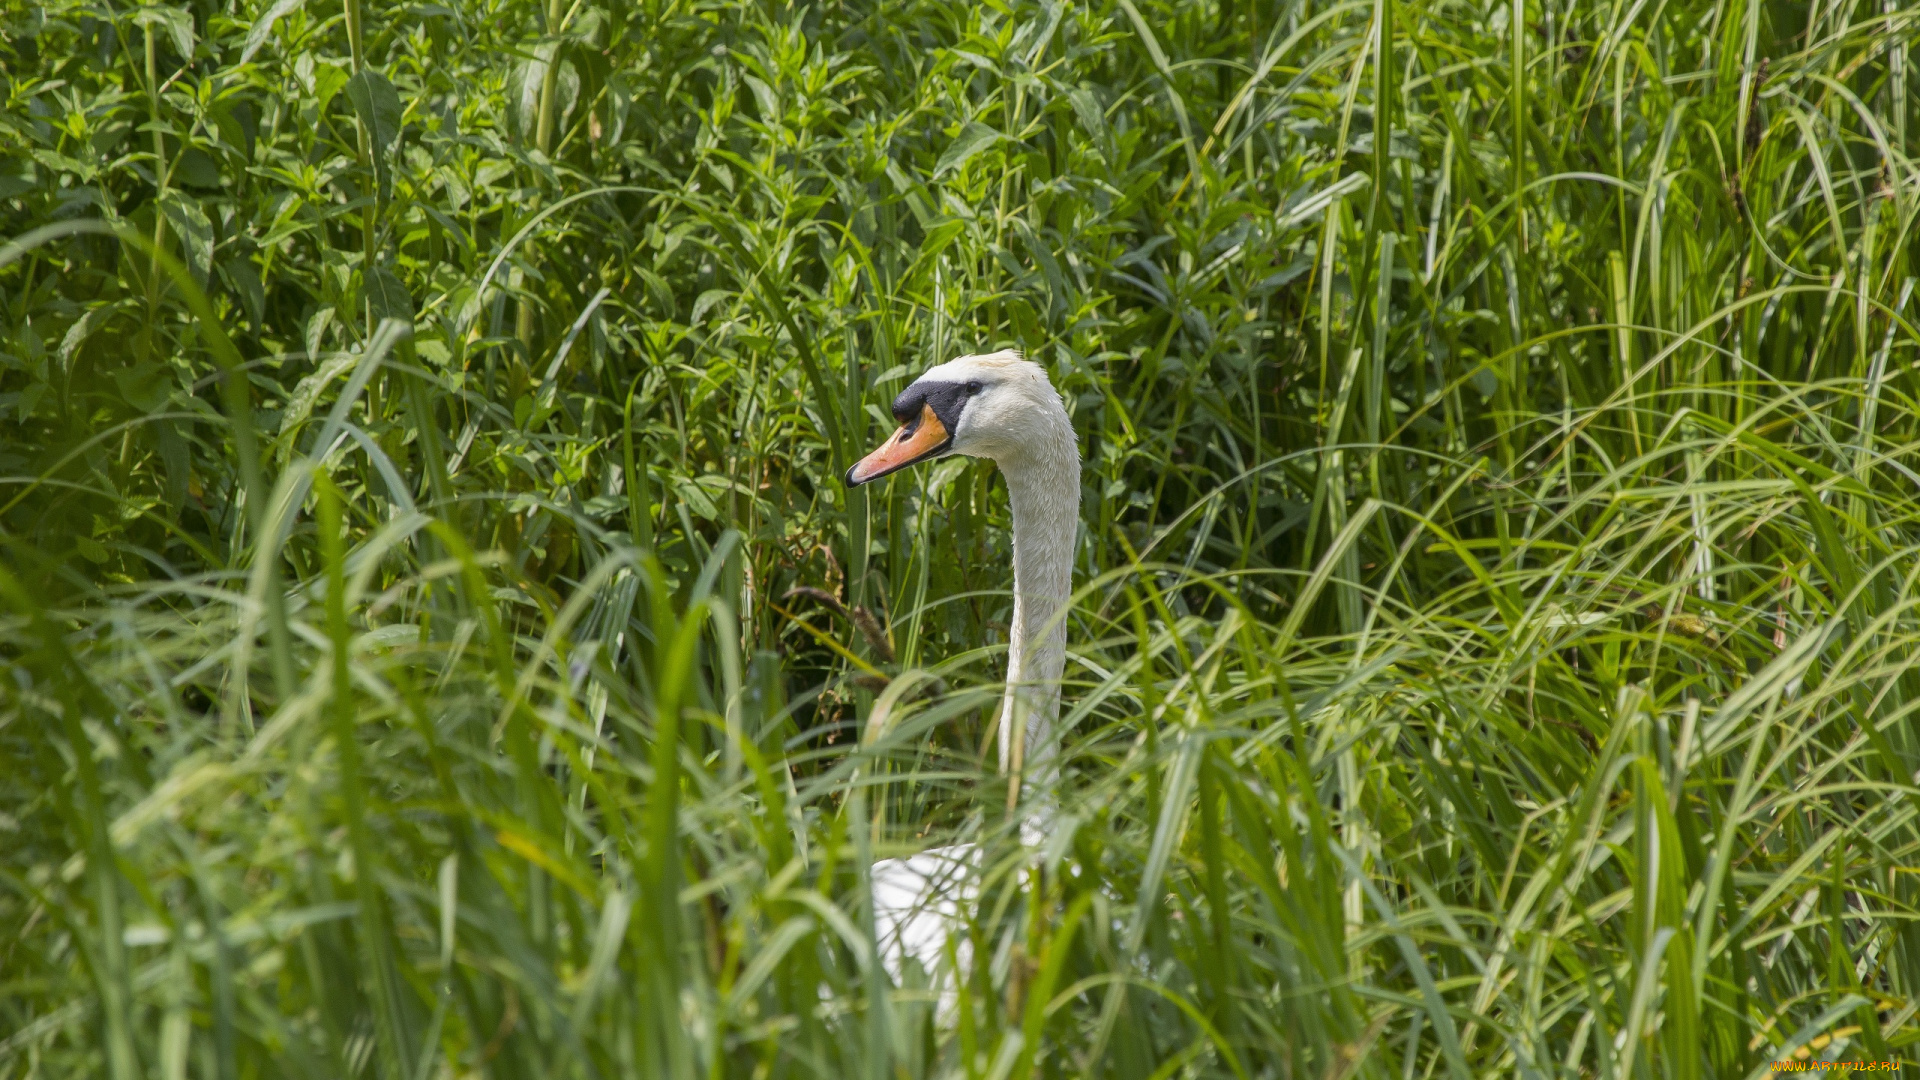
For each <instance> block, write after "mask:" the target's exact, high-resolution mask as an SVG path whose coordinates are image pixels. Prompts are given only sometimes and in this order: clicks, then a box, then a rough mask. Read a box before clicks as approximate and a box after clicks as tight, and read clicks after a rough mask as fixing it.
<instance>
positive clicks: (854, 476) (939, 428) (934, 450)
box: [847, 405, 953, 487]
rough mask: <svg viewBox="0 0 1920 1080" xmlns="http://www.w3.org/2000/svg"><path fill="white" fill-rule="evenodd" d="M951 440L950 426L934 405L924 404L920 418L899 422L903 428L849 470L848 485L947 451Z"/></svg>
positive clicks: (880, 475) (898, 469) (894, 470)
mask: <svg viewBox="0 0 1920 1080" xmlns="http://www.w3.org/2000/svg"><path fill="white" fill-rule="evenodd" d="M952 441H953V437H952V436H951V435H949V434H948V433H947V426H946V425H945V424H942V423H941V422H940V418H939V417H938V416H936V415H934V412H933V406H931V405H922V406H921V407H920V416H919V418H918V419H916V420H912V421H910V422H908V423H905V424H902V425H900V430H898V431H896V432H894V433H893V435H892V436H891V437H890V438H888V439H887V441H886V442H883V443H881V444H880V448H879V449H877V450H875V451H874V452H873V453H871V454H868V455H867V456H866V457H863V458H861V459H860V460H859V462H858V463H857V464H855V465H854V467H853V468H851V469H848V470H847V486H848V487H859V486H860V485H861V484H864V483H867V482H868V481H870V480H878V479H880V478H881V477H883V476H885V475H887V474H888V473H892V472H899V471H900V470H901V469H904V468H906V467H907V466H909V465H912V464H913V463H915V462H917V461H925V460H926V459H928V458H930V457H933V456H934V455H935V454H938V453H939V452H940V451H942V450H945V449H946V448H947V445H948V444H949V443H951V442H952Z"/></svg>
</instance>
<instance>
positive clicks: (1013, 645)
mask: <svg viewBox="0 0 1920 1080" xmlns="http://www.w3.org/2000/svg"><path fill="white" fill-rule="evenodd" d="M893 415H894V419H896V420H898V421H899V422H900V429H899V430H898V431H896V432H894V433H893V435H892V436H890V437H889V438H888V439H887V441H886V442H884V443H882V444H881V445H880V447H879V449H877V450H875V451H874V452H873V453H871V454H868V455H867V456H866V457H864V458H862V459H860V461H859V462H858V463H857V464H855V465H854V466H853V467H852V468H850V469H848V470H847V476H846V481H847V484H848V485H849V486H857V485H860V484H864V483H867V482H869V481H872V480H877V479H879V478H880V477H882V476H886V475H887V474H889V473H892V472H896V471H898V470H900V469H904V468H906V467H908V466H909V465H913V464H915V463H917V462H921V461H930V460H932V459H934V458H941V457H946V456H947V455H949V454H965V455H967V456H969V457H982V458H988V459H991V460H992V461H993V462H994V464H996V465H998V466H999V467H1000V473H1001V475H1002V476H1004V477H1006V481H1007V493H1008V496H1009V498H1010V501H1011V503H1012V508H1013V626H1012V628H1011V631H1010V633H1009V634H1008V652H1007V656H1008V659H1007V695H1006V699H1005V701H1004V702H1003V704H1002V706H1001V710H1000V723H999V736H1000V768H1001V771H1002V772H1004V773H1006V774H1008V775H1009V776H1010V777H1011V778H1012V779H1011V780H1010V783H1011V785H1012V787H1011V790H1012V791H1014V792H1017V793H1018V797H1019V802H1020V808H1021V809H1022V810H1023V811H1024V816H1023V817H1022V819H1021V830H1020V831H1021V837H1022V839H1023V840H1024V841H1025V842H1026V843H1027V844H1028V845H1029V846H1034V845H1037V844H1038V843H1039V842H1040V841H1041V839H1042V838H1044V837H1045V835H1046V831H1047V828H1048V826H1049V825H1050V824H1051V823H1052V821H1053V819H1054V813H1055V805H1056V803H1055V782H1056V780H1057V779H1058V775H1059V762H1058V759H1059V754H1060V734H1059V732H1058V730H1057V729H1056V727H1055V725H1056V723H1057V721H1058V720H1059V715H1060V677H1061V675H1062V673H1063V672H1064V671H1065V669H1066V661H1067V629H1066V620H1065V619H1063V618H1060V617H1059V615H1060V610H1061V608H1062V607H1063V606H1065V604H1066V602H1067V598H1068V596H1069V595H1070V594H1071V592H1072V585H1073V547H1074V533H1075V531H1076V528H1077V526H1078V523H1079V503H1080V448H1079V444H1078V442H1077V440H1075V438H1074V434H1073V424H1072V423H1071V421H1069V420H1068V419H1067V410H1066V408H1065V407H1064V406H1063V405H1062V404H1061V402H1060V395H1059V393H1058V392H1057V391H1055V390H1054V388H1053V384H1052V383H1050V382H1048V381H1047V375H1046V372H1045V371H1043V370H1042V369H1041V368H1040V366H1039V365H1038V364H1034V363H1032V362H1030V361H1027V360H1024V359H1022V358H1021V356H1020V354H1019V353H1016V352H1011V351H1008V352H997V353H990V354H987V355H985V356H963V357H961V358H959V359H957V360H951V361H949V362H947V363H944V364H941V365H939V366H937V367H934V368H931V369H929V370H928V371H927V373H926V374H924V375H922V376H920V378H918V379H916V380H914V383H913V385H911V386H909V387H907V388H906V390H905V391H903V392H902V393H901V394H900V396H899V397H897V398H895V399H894V401H893ZM977 855H978V851H977V849H976V848H975V847H974V846H973V845H971V844H957V845H954V846H951V847H943V848H933V849H931V850H928V851H924V852H921V853H920V854H918V855H914V856H910V857H908V858H905V859H884V860H881V861H879V862H876V863H875V864H874V866H873V874H872V881H873V905H874V923H875V929H876V931H877V932H878V936H879V939H880V947H881V956H882V960H883V961H884V962H885V964H886V967H887V970H888V972H889V973H890V974H891V975H892V976H893V977H894V981H895V982H896V983H897V982H899V980H900V977H901V974H902V968H903V961H904V958H905V957H908V956H911V957H913V958H914V959H916V960H918V961H919V962H920V965H921V967H922V968H924V969H925V970H926V971H927V972H928V973H929V974H931V973H934V972H936V971H938V970H939V967H940V960H941V956H942V953H943V951H944V948H945V945H946V938H947V934H948V932H949V930H951V929H952V928H953V927H954V926H955V923H956V919H957V918H958V916H959V914H960V906H961V905H962V904H964V903H966V902H967V901H968V900H970V899H971V897H972V892H973V889H972V879H973V875H974V873H975V872H976V870H977V866H976V863H977Z"/></svg>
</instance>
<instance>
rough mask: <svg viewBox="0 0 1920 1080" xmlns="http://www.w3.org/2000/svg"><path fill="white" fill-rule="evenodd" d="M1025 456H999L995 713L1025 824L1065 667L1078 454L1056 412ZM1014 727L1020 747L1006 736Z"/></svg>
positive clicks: (1043, 771) (1045, 794)
mask: <svg viewBox="0 0 1920 1080" xmlns="http://www.w3.org/2000/svg"><path fill="white" fill-rule="evenodd" d="M1054 426H1056V427H1057V428H1058V429H1059V430H1057V431H1050V432H1047V436H1048V437H1046V438H1043V439H1040V440H1037V442H1038V443H1039V445H1038V446H1036V447H1033V448H1032V451H1033V452H1030V453H1027V454H1023V455H1020V456H1018V457H1013V458H1011V459H1001V460H1000V462H999V464H1000V469H1001V472H1002V473H1003V474H1004V475H1005V476H1006V480H1007V494H1008V497H1009V502H1010V503H1011V504H1012V511H1013V625H1012V627H1011V628H1010V632H1009V635H1008V646H1009V657H1008V661H1007V684H1008V693H1007V698H1006V703H1005V705H1004V707H1003V710H1002V713H1001V727H1000V730H1001V740H1000V763H1001V767H1002V768H1003V769H1006V770H1009V771H1010V770H1012V769H1013V768H1014V766H1016V765H1018V768H1019V772H1020V774H1021V779H1022V784H1021V787H1022V789H1023V792H1022V794H1023V799H1022V801H1023V802H1024V803H1026V804H1027V806H1028V811H1029V822H1030V823H1037V822H1035V819H1036V818H1040V817H1045V816H1047V815H1048V814H1049V810H1050V807H1051V805H1052V789H1053V786H1054V780H1055V778H1056V771H1057V770H1056V765H1055V759H1056V758H1057V757H1058V755H1059V748H1060V736H1059V732H1058V731H1057V730H1056V723H1057V721H1058V719H1059V714H1060V678H1061V676H1062V674H1063V673H1064V672H1065V669H1066V659H1067V626H1066V619H1065V618H1063V617H1062V614H1061V613H1062V611H1063V609H1064V608H1065V607H1066V604H1067V600H1068V598H1069V597H1070V596H1071V594H1072V591H1073V552H1074V539H1075V534H1076V532H1077V530H1078V526H1079V519H1080V514H1079V509H1080V507H1079V503H1080V456H1079V453H1078V447H1077V446H1076V444H1075V441H1074V438H1073V429H1072V427H1071V425H1070V424H1069V423H1068V422H1067V418H1066V416H1065V415H1064V413H1063V414H1062V415H1061V416H1060V417H1059V418H1058V423H1057V425H1054ZM1014 732H1020V741H1021V745H1020V746H1018V747H1016V746H1014V745H1013V740H1012V739H1011V738H1009V736H1010V735H1012V734H1013V733H1014Z"/></svg>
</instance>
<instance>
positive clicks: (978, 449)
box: [846, 350, 1073, 487]
mask: <svg viewBox="0 0 1920 1080" xmlns="http://www.w3.org/2000/svg"><path fill="white" fill-rule="evenodd" d="M893 418H894V419H895V420H897V421H899V423H900V428H899V430H897V431H895V432H894V433H893V434H892V435H890V436H888V438H887V441H886V442H883V443H881V444H880V446H879V448H878V449H876V450H874V451H873V453H871V454H868V455H867V456H866V457H864V458H861V459H860V460H859V461H858V462H856V463H855V464H854V466H853V467H852V468H850V469H848V470H847V477H846V480H847V486H849V487H858V486H859V485H861V484H864V483H867V482H869V481H872V480H878V479H880V478H881V477H883V476H886V475H888V474H890V473H895V472H898V471H900V470H901V469H904V468H906V467H907V466H909V465H915V464H918V463H920V462H922V461H932V460H933V459H935V458H943V457H946V456H948V455H950V454H964V455H966V456H968V457H982V458H991V459H992V460H994V461H996V462H998V463H999V464H1000V465H1001V466H1002V467H1003V468H1005V467H1006V466H1008V465H1011V464H1014V463H1016V462H1018V461H1021V460H1023V459H1027V458H1033V457H1043V456H1045V454H1046V452H1048V451H1057V450H1059V449H1060V444H1061V442H1062V440H1063V439H1064V440H1065V446H1066V449H1067V451H1068V452H1069V453H1071V452H1072V450H1073V425H1072V423H1071V422H1070V421H1069V420H1068V419H1067V410H1066V409H1065V407H1064V406H1062V405H1061V403H1060V394H1059V393H1058V392H1057V391H1056V390H1054V388H1053V384H1052V383H1051V382H1049V381H1048V380H1047V373H1046V371H1045V370H1043V369H1042V368H1041V367H1040V365H1039V364H1036V363H1034V362H1032V361H1031V360H1026V359H1023V358H1022V357H1021V356H1020V354H1019V353H1017V352H1014V351H1012V350H1007V351H1004V352H997V353H988V354H986V355H984V356H962V357H960V358H959V359H957V360H949V361H947V362H946V363H944V364H940V365H938V366H937V367H933V368H929V369H928V370H927V372H926V374H924V375H922V376H920V377H919V378H918V379H915V380H914V381H913V385H911V386H909V387H907V388H906V389H905V390H903V391H901V392H900V396H899V397H897V398H894V399H893Z"/></svg>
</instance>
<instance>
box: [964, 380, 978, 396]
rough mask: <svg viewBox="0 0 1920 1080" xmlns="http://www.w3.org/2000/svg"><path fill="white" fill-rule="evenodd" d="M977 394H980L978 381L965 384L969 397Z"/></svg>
mask: <svg viewBox="0 0 1920 1080" xmlns="http://www.w3.org/2000/svg"><path fill="white" fill-rule="evenodd" d="M979 392H980V380H978V379H975V380H974V381H972V382H970V383H968V384H967V393H968V394H969V395H971V394H977V393H979Z"/></svg>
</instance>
